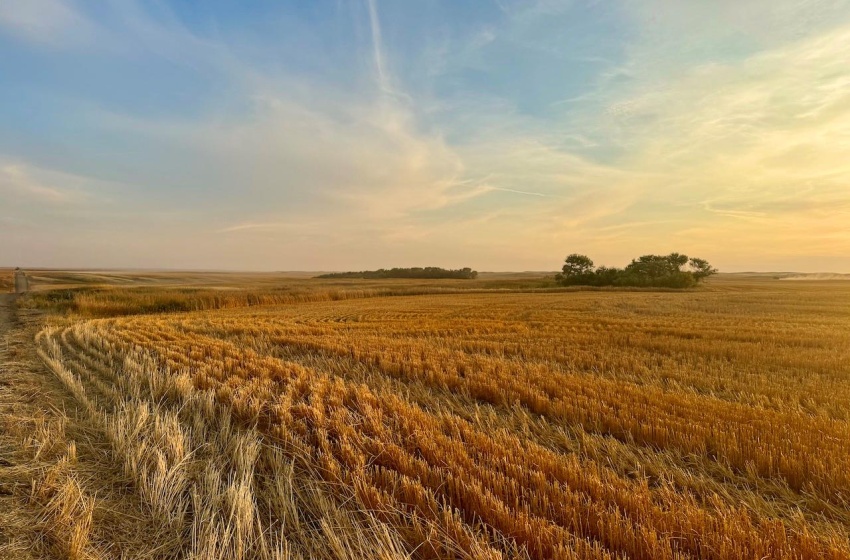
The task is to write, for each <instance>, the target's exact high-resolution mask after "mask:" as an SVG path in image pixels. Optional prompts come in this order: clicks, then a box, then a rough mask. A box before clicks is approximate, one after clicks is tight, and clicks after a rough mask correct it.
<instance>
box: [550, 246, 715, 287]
mask: <svg viewBox="0 0 850 560" xmlns="http://www.w3.org/2000/svg"><path fill="white" fill-rule="evenodd" d="M686 266H687V269H685V267H686ZM716 272H717V269H716V268H713V267H712V266H711V265H710V264H709V263H708V261H706V260H705V259H699V258H696V257H692V258H689V257H688V256H687V255H682V254H679V253H670V254H669V255H643V256H642V257H638V258H637V259H633V260H632V262H631V263H630V264H629V265H628V266H626V267H625V268H608V267H605V266H600V267H598V268H594V265H593V261H592V260H590V258H588V257H586V256H585V255H579V254H577V253H573V254H572V255H570V256H568V257H567V258H566V260H565V261H564V266H563V268H562V269H561V272H560V273H559V274H557V275H556V276H555V280H556V281H557V282H558V283H559V284H561V285H562V286H635V287H656V288H690V287H693V286H695V285H697V284H698V283H699V282H701V281H703V280H705V279H706V278H708V277H709V276H711V275H712V274H715V273H716Z"/></svg>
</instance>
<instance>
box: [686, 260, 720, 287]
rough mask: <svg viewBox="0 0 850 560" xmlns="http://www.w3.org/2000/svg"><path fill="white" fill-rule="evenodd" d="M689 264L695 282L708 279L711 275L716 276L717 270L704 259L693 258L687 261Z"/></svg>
mask: <svg viewBox="0 0 850 560" xmlns="http://www.w3.org/2000/svg"><path fill="white" fill-rule="evenodd" d="M689 264H690V266H691V274H693V275H694V278H696V280H697V282H699V281H701V280H704V279H706V278H708V277H709V276H711V275H712V274H717V269H716V268H714V267H712V266H711V265H710V264H708V261H707V260H705V259H698V258H696V257H694V258H692V259H691V260H690V261H689Z"/></svg>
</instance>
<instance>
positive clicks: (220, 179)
mask: <svg viewBox="0 0 850 560" xmlns="http://www.w3.org/2000/svg"><path fill="white" fill-rule="evenodd" d="M673 251H677V252H681V253H686V254H688V255H691V256H698V257H702V258H705V259H708V260H709V261H710V262H711V263H712V264H713V265H715V266H717V267H718V268H720V269H721V270H722V271H745V270H762V271H800V272H815V271H820V272H850V0H744V1H741V0H735V1H731V0H586V1H578V0H576V1H571V0H564V1H558V0H420V1H418V2H408V1H403V0H327V1H326V0H311V1H306V0H299V1H287V0H252V1H251V2H240V1H237V0H147V1H141V0H101V1H98V2H91V1H89V0H26V1H22V0H0V266H24V267H36V266H38V267H65V268H68V267H73V268H92V267H94V268H175V269H218V270H362V269H371V268H379V267H392V266H444V267H452V268H456V267H464V266H470V267H472V268H475V269H477V270H517V271H519V270H557V269H559V268H560V265H561V263H562V261H563V259H564V257H565V256H566V255H567V254H569V253H574V252H578V253H582V254H587V255H589V256H591V257H592V258H593V259H594V260H595V261H596V263H597V264H604V265H608V266H623V265H625V264H627V263H628V262H629V261H630V259H631V258H633V257H636V256H638V255H642V254H647V253H669V252H673Z"/></svg>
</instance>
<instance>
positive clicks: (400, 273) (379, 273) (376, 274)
mask: <svg viewBox="0 0 850 560" xmlns="http://www.w3.org/2000/svg"><path fill="white" fill-rule="evenodd" d="M477 277H478V272H477V271H475V270H472V269H471V268H459V269H457V270H448V269H445V268H440V267H437V266H426V267H424V268H421V267H414V268H390V269H386V268H381V269H379V270H363V271H360V272H332V273H330V274H322V275H320V276H317V277H316V278H365V279H370V280H371V279H382V278H424V279H439V278H455V279H461V280H473V279H475V278H477Z"/></svg>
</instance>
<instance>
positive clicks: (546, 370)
mask: <svg viewBox="0 0 850 560" xmlns="http://www.w3.org/2000/svg"><path fill="white" fill-rule="evenodd" d="M300 282H302V284H303V285H304V286H307V285H308V284H309V282H307V281H304V280H302V281H300ZM312 286H313V287H312V288H309V289H308V288H306V287H305V288H303V290H301V291H297V294H300V295H299V296H298V297H294V296H292V295H291V293H290V296H287V297H288V299H287V297H283V295H281V293H280V292H276V293H277V299H274V298H273V297H272V296H271V295H270V294H271V293H272V292H269V289H268V288H267V287H266V288H262V289H260V290H259V291H256V292H254V295H253V296H252V295H250V294H251V292H239V293H235V294H233V295H226V296H225V295H219V296H215V297H214V295H215V294H216V293H217V292H215V291H199V292H185V293H183V295H182V296H181V297H182V298H183V299H180V301H182V302H184V304H185V306H184V307H176V308H174V309H160V311H163V310H164V311H181V310H184V309H197V310H196V311H188V312H175V313H149V314H132V313H130V312H129V311H132V309H133V306H134V305H135V306H138V305H141V304H142V303H144V302H148V303H147V304H150V302H151V301H154V302H157V301H162V299H161V298H160V299H157V298H158V296H157V295H156V293H155V292H153V291H151V290H162V289H164V288H161V287H157V288H144V289H142V291H138V292H134V291H133V289H126V290H118V291H94V292H90V293H89V292H82V293H81V294H72V295H71V296H69V297H68V298H65V300H62V299H61V298H60V300H59V301H58V303H59V304H63V305H65V307H64V308H63V312H64V313H66V316H65V317H56V318H54V319H52V320H51V321H49V323H50V324H49V325H48V326H47V327H46V328H45V329H43V330H42V331H41V332H40V333H39V334H38V336H37V343H38V347H39V352H40V353H41V356H42V358H43V360H44V361H45V362H46V363H48V364H49V365H50V367H51V369H53V370H54V371H55V372H56V373H57V374H58V375H59V377H60V378H61V379H62V380H63V382H64V383H65V385H66V387H67V388H68V389H69V390H70V392H71V393H73V394H74V397H75V399H76V402H77V403H79V406H80V407H81V409H82V410H83V411H84V412H85V414H87V415H88V416H90V417H91V418H92V419H93V421H94V422H95V423H96V424H97V425H98V426H99V428H100V430H101V431H102V432H103V433H104V434H106V438H107V439H108V440H109V442H110V445H111V447H112V449H113V451H114V454H115V457H116V461H118V462H119V463H120V464H121V468H122V470H123V473H124V475H125V476H126V477H127V479H128V480H131V481H132V484H133V485H134V487H135V488H136V490H137V492H138V494H139V496H141V500H142V502H143V503H144V504H145V508H146V509H145V511H147V512H148V514H149V515H150V517H151V519H152V520H153V522H152V524H153V525H154V526H157V527H159V528H160V529H159V531H158V532H157V533H156V535H155V539H154V540H157V542H159V543H161V544H160V545H159V546H158V548H157V549H156V550H157V553H156V554H155V555H154V556H156V555H158V557H163V558H178V557H197V558H290V557H291V558H373V557H374V558H407V557H413V558H533V559H546V558H645V559H650V558H652V559H655V558H670V559H672V558H717V559H721V558H850V538H848V535H849V534H850V509H848V504H847V501H846V500H847V496H848V494H850V475H849V474H848V471H847V469H846V466H847V465H848V464H850V445H848V442H850V283H847V282H840V281H834V282H784V281H778V280H770V279H766V278H743V279H740V278H734V277H727V278H725V279H724V278H719V279H717V280H716V281H713V282H712V283H711V284H710V285H709V286H708V287H706V288H702V289H699V290H695V291H689V292H681V293H674V292H662V291H632V292H628V291H615V290H609V291H605V290H594V291H563V290H551V291H546V289H545V288H543V291H542V292H541V291H539V290H538V289H537V288H533V289H531V288H530V290H531V291H529V289H527V290H526V291H524V292H523V291H521V290H513V291H511V290H506V289H505V288H504V286H501V285H500V286H499V287H496V286H493V285H490V286H487V285H482V284H473V285H472V286H471V288H472V289H467V290H459V289H457V288H456V287H452V286H436V287H434V286H432V287H431V288H429V289H427V290H426V289H424V288H422V287H419V286H414V285H412V284H404V283H400V284H389V285H378V286H375V285H368V286H366V287H362V286H361V287H360V288H359V291H358V289H356V284H352V285H349V286H348V287H347V288H346V289H345V290H342V291H339V290H338V287H334V288H333V290H334V291H333V292H330V291H327V290H326V289H324V288H323V289H318V288H316V287H315V286H316V285H315V284H313V285H312ZM319 286H322V285H321V284H319ZM325 288H327V286H325ZM146 290H147V291H146ZM494 290H495V291H494ZM308 295H309V297H308ZM171 296H173V293H172V294H171ZM171 296H168V297H171ZM261 296H263V297H264V298H265V299H263V297H261ZM388 296H393V297H388ZM33 297H35V296H33ZM216 297H218V298H219V299H216ZM193 298H194V299H193ZM251 298H255V299H251ZM34 301H36V303H38V304H39V305H49V304H51V302H50V301H49V299H47V298H42V299H40V300H39V299H35V300H34ZM63 302H64V303H63ZM69 302H70V303H69ZM116 302H118V303H116ZM140 302H141V303H140ZM187 302H196V303H194V304H192V303H187ZM197 302H203V303H197ZM52 303H54V304H55V303H57V302H56V301H54V302H52ZM110 305H112V306H113V307H110ZM109 315H114V316H109ZM92 317H95V318H92ZM96 317H101V318H96ZM87 546H90V547H91V548H92V550H95V551H96V550H98V548H100V549H101V550H105V549H107V548H108V547H106V546H104V545H103V544H102V543H101V544H98V543H97V542H92V543H91V544H90V545H87Z"/></svg>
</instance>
